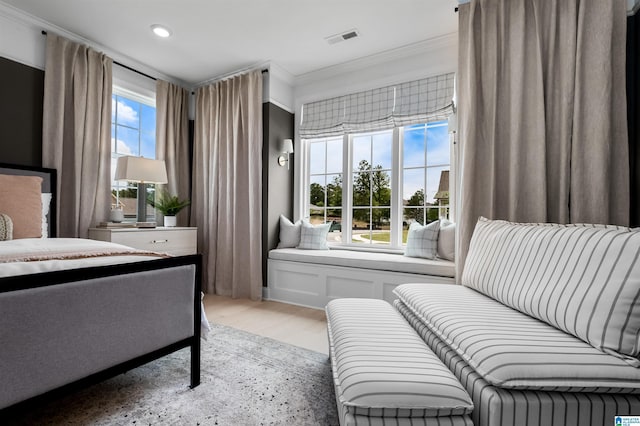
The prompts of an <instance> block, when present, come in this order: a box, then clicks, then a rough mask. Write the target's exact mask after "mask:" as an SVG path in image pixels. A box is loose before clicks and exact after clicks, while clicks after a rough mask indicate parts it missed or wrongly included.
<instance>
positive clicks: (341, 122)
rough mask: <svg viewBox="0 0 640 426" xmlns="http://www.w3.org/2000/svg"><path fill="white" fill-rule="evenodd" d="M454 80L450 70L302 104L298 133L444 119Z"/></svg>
mask: <svg viewBox="0 0 640 426" xmlns="http://www.w3.org/2000/svg"><path fill="white" fill-rule="evenodd" d="M454 80H455V75H454V73H449V74H444V75H439V76H434V77H429V78H424V79H421V80H416V81H410V82H407V83H402V84H396V85H393V86H387V87H382V88H378V89H372V90H366V91H363V92H358V93H354V94H351V95H345V96H339V97H336V98H331V99H326V100H322V101H317V102H311V103H308V104H305V105H303V107H302V120H301V123H300V136H301V137H302V138H303V139H305V138H306V139H309V138H319V137H328V136H339V135H343V134H345V133H355V132H369V131H374V130H385V129H391V128H393V127H398V126H406V125H410V124H420V123H426V122H429V121H437V120H444V119H446V118H448V117H449V116H450V115H451V114H452V113H453V95H454Z"/></svg>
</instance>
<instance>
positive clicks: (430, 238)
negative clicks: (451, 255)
mask: <svg viewBox="0 0 640 426" xmlns="http://www.w3.org/2000/svg"><path fill="white" fill-rule="evenodd" d="M439 230H440V221H437V220H436V221H435V222H431V223H430V224H428V225H425V226H422V225H420V224H419V223H417V222H414V223H412V224H411V226H410V227H409V235H408V236H407V248H406V249H405V251H404V255H405V256H408V257H424V258H425V259H433V258H435V257H436V255H437V254H438V231H439Z"/></svg>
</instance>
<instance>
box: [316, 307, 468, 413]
mask: <svg viewBox="0 0 640 426" xmlns="http://www.w3.org/2000/svg"><path fill="white" fill-rule="evenodd" d="M326 312H327V329H328V332H329V352H330V356H331V363H332V369H333V379H334V384H335V388H336V398H337V400H338V407H339V410H340V412H341V424H342V425H343V426H345V425H357V424H367V425H368V424H380V425H386V424H393V425H397V424H407V425H409V424H414V425H432V424H433V425H439V424H441V423H440V422H439V420H438V418H441V419H443V421H444V419H446V422H444V423H442V424H443V425H444V424H446V425H450V424H452V422H453V424H461V425H464V424H471V423H470V421H469V417H468V414H469V413H470V412H471V411H472V409H473V405H472V403H471V399H470V397H469V395H468V394H467V393H466V391H465V390H464V389H463V387H462V385H461V384H460V383H459V382H458V381H457V380H456V378H455V377H454V376H453V374H452V373H451V372H450V371H449V370H448V369H447V368H446V367H445V366H444V365H443V364H442V362H441V361H440V359H438V357H437V356H436V355H434V354H433V353H432V352H431V351H430V350H429V348H428V347H427V345H426V344H425V343H424V342H423V341H422V339H421V338H420V337H419V336H418V335H417V334H416V332H415V331H414V330H413V329H412V328H411V326H409V324H407V323H406V321H405V320H404V319H403V318H402V317H401V316H400V315H399V314H398V313H397V312H396V311H395V310H394V309H393V308H392V307H391V306H390V305H389V304H388V303H387V302H384V301H382V300H375V299H338V300H333V301H331V302H329V304H328V305H327V308H326ZM399 419H404V420H401V421H400V420H399Z"/></svg>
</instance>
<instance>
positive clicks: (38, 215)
mask: <svg viewBox="0 0 640 426" xmlns="http://www.w3.org/2000/svg"><path fill="white" fill-rule="evenodd" d="M41 188H42V178H41V177H38V176H14V175H0V206H2V212H3V213H4V214H7V215H9V217H10V218H11V220H13V238H14V239H18V238H40V237H41V236H42V197H41V196H40V193H41V192H42V190H41Z"/></svg>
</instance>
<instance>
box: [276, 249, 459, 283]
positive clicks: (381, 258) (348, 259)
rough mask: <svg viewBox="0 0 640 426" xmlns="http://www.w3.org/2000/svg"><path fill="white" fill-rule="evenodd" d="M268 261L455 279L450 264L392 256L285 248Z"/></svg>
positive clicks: (386, 254) (277, 250)
mask: <svg viewBox="0 0 640 426" xmlns="http://www.w3.org/2000/svg"><path fill="white" fill-rule="evenodd" d="M269 259H273V260H284V261H290V262H303V263H315V264H319V265H332V266H343V267H347V268H360V269H374V270H380V271H391V272H402V273H409V274H421V275H434V276H439V277H454V275H455V264H454V263H453V262H451V261H449V260H442V259H433V260H432V259H422V258H415V257H406V256H403V255H401V254H393V253H372V252H362V251H353V250H336V249H332V250H299V249H295V248H285V249H275V250H271V251H270V252H269Z"/></svg>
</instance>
